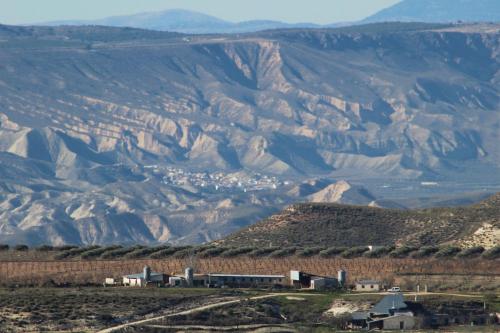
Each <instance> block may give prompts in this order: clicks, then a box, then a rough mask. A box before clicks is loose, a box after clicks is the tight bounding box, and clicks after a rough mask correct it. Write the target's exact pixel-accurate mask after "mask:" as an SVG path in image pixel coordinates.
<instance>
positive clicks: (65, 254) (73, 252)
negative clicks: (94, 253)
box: [54, 245, 100, 260]
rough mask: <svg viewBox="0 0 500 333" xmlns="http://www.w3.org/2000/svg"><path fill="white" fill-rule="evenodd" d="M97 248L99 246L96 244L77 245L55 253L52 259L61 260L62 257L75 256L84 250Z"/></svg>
mask: <svg viewBox="0 0 500 333" xmlns="http://www.w3.org/2000/svg"><path fill="white" fill-rule="evenodd" d="M98 248H100V246H97V245H92V246H87V247H77V248H73V249H70V250H67V251H63V252H61V253H59V254H57V255H56V256H54V259H56V260H62V259H67V258H72V257H76V256H78V255H80V254H82V253H84V252H87V251H91V250H95V249H98Z"/></svg>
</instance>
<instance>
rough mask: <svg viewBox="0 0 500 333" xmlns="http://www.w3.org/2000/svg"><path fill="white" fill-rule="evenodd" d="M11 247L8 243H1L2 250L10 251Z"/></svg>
mask: <svg viewBox="0 0 500 333" xmlns="http://www.w3.org/2000/svg"><path fill="white" fill-rule="evenodd" d="M9 248H10V247H9V245H7V244H0V251H8V250H9Z"/></svg>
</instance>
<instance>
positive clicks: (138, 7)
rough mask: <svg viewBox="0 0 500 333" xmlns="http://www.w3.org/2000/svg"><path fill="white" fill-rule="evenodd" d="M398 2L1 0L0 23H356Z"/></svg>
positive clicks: (323, 0) (376, 0)
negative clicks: (175, 19)
mask: <svg viewBox="0 0 500 333" xmlns="http://www.w3.org/2000/svg"><path fill="white" fill-rule="evenodd" d="M399 1H400V0H0V23H3V24H30V23H40V22H48V21H60V20H89V19H99V18H104V17H108V16H117V15H129V14H136V13H141V12H149V11H160V10H167V9H188V10H195V11H199V12H202V13H205V14H209V15H213V16H216V17H219V18H221V19H225V20H228V21H233V22H239V21H247V20H253V19H270V20H279V21H284V22H290V23H297V22H311V23H319V24H326V23H336V22H347V21H356V20H360V19H362V18H365V17H367V16H369V15H371V14H373V13H375V12H377V11H378V10H380V9H382V8H386V7H389V6H391V5H393V4H395V3H397V2H399Z"/></svg>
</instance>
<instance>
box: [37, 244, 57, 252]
mask: <svg viewBox="0 0 500 333" xmlns="http://www.w3.org/2000/svg"><path fill="white" fill-rule="evenodd" d="M35 250H36V251H38V252H49V251H54V247H53V246H51V245H42V246H39V247H37V248H36V249H35Z"/></svg>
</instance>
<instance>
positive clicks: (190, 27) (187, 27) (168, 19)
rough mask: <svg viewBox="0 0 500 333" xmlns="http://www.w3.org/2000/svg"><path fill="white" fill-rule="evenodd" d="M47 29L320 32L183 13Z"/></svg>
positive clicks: (276, 23)
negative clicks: (87, 26) (297, 30)
mask: <svg viewBox="0 0 500 333" xmlns="http://www.w3.org/2000/svg"><path fill="white" fill-rule="evenodd" d="M47 25H51V26H53V25H104V26H111V27H132V28H140V29H148V30H158V31H173V32H182V33H188V34H210V33H244V32H255V31H261V30H269V29H282V28H319V27H320V26H319V25H317V24H313V23H297V24H289V23H284V22H278V21H269V20H253V21H246V22H238V23H233V22H229V21H225V20H221V19H219V18H217V17H214V16H210V15H206V14H202V13H198V12H194V11H188V10H182V9H173V10H166V11H162V12H152V13H141V14H135V15H130V16H115V17H108V18H104V19H100V20H93V21H57V22H48V23H47Z"/></svg>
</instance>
